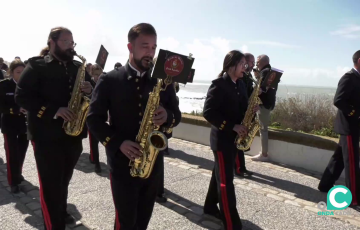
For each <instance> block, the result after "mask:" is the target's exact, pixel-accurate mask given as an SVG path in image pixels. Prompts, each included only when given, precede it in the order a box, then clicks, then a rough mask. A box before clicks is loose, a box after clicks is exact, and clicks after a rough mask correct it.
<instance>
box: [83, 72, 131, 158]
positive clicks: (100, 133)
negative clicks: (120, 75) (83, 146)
mask: <svg viewBox="0 0 360 230" xmlns="http://www.w3.org/2000/svg"><path fill="white" fill-rule="evenodd" d="M110 80H111V79H109V78H107V77H106V76H103V77H102V78H100V79H99V81H98V83H97V85H96V87H95V89H94V91H93V93H92V98H91V103H90V108H89V113H88V116H87V121H86V122H87V125H88V128H89V130H90V132H91V133H92V134H93V135H94V136H95V137H96V139H98V140H99V141H100V142H101V143H102V144H103V145H104V146H105V148H107V149H108V150H110V151H111V152H116V151H117V150H118V149H119V148H120V146H121V144H122V142H123V141H124V138H123V137H122V136H121V134H120V133H116V132H115V130H113V129H112V128H111V127H110V125H109V124H108V123H106V122H107V118H108V109H109V105H110V93H109V89H110V88H111V87H108V85H110V84H111V82H109V81H110Z"/></svg>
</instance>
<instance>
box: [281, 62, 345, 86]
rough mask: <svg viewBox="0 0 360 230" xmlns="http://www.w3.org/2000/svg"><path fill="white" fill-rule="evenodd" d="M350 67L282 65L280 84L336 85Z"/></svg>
mask: <svg viewBox="0 0 360 230" xmlns="http://www.w3.org/2000/svg"><path fill="white" fill-rule="evenodd" d="M350 69H351V67H346V66H338V67H336V68H333V69H324V68H296V67H295V68H292V67H284V68H282V70H284V75H283V76H282V78H281V83H282V84H290V85H307V86H326V87H336V86H337V84H338V81H339V79H340V78H341V77H342V76H343V75H344V74H345V73H346V72H347V71H349V70H350Z"/></svg>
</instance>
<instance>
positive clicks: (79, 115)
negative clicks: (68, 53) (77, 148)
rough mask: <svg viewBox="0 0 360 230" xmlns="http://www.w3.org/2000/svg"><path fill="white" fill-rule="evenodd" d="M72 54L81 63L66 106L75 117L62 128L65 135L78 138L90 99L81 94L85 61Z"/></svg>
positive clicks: (81, 57)
mask: <svg viewBox="0 0 360 230" xmlns="http://www.w3.org/2000/svg"><path fill="white" fill-rule="evenodd" d="M73 54H74V55H75V56H77V57H78V58H80V60H81V61H82V62H83V63H82V65H81V66H80V68H79V70H78V72H77V75H76V80H75V84H74V87H73V91H72V94H71V99H70V101H69V104H68V108H69V109H70V110H71V111H72V112H73V113H74V114H75V115H76V119H75V120H72V121H65V122H64V124H63V128H64V130H65V133H66V134H68V135H70V136H79V135H80V133H81V132H82V130H83V128H84V125H85V121H86V116H87V114H88V111H89V105H90V99H89V98H88V97H85V96H84V95H83V93H82V92H81V84H82V82H84V81H85V68H86V59H85V58H84V57H83V56H81V55H78V54H77V53H76V52H75V51H74V50H73Z"/></svg>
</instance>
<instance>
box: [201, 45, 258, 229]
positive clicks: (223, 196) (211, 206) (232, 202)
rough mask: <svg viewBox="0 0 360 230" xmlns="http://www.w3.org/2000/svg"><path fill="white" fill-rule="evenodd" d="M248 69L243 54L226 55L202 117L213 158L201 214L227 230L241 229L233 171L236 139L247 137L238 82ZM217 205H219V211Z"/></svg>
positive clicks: (244, 101) (245, 99)
mask: <svg viewBox="0 0 360 230" xmlns="http://www.w3.org/2000/svg"><path fill="white" fill-rule="evenodd" d="M247 67H248V65H247V63H246V60H245V57H244V54H243V53H241V52H240V51H237V50H233V51H230V52H229V53H228V54H227V55H226V56H225V59H224V63H223V70H222V71H221V73H220V74H219V76H218V78H217V79H216V80H213V81H212V84H211V86H210V88H209V90H208V92H207V96H206V100H205V105H204V118H205V119H206V120H207V121H208V122H209V123H210V124H211V125H212V126H211V134H210V145H211V149H212V150H213V153H214V158H215V165H214V169H213V172H212V177H211V181H210V185H209V191H208V194H207V196H206V200H205V205H204V213H205V214H208V215H212V216H215V217H217V218H220V219H221V220H222V221H223V224H224V227H225V229H226V230H232V229H236V230H238V229H242V224H241V221H240V217H239V213H238V211H237V209H236V197H235V189H234V184H233V179H234V171H233V170H234V160H235V156H236V153H237V148H236V145H235V143H234V142H235V139H236V136H237V135H246V134H247V128H246V127H245V126H243V125H241V122H242V120H243V118H244V115H245V112H246V110H247V106H248V96H247V92H246V88H245V85H244V82H243V81H242V80H241V78H242V77H243V76H244V72H245V71H246V68H247ZM257 109H258V108H257ZM254 112H255V111H254ZM217 203H220V211H219V209H218V207H217Z"/></svg>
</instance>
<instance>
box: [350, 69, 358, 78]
mask: <svg viewBox="0 0 360 230" xmlns="http://www.w3.org/2000/svg"><path fill="white" fill-rule="evenodd" d="M351 71H352V72H353V73H354V74H355V75H356V76H358V77H360V72H359V71H358V70H356V69H355V68H352V69H351Z"/></svg>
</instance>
